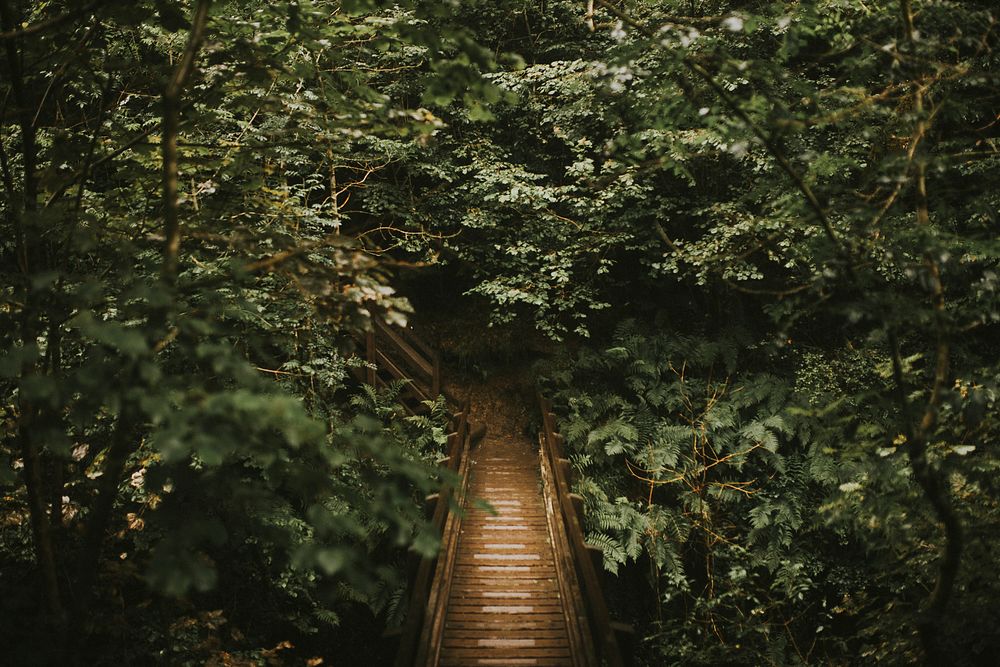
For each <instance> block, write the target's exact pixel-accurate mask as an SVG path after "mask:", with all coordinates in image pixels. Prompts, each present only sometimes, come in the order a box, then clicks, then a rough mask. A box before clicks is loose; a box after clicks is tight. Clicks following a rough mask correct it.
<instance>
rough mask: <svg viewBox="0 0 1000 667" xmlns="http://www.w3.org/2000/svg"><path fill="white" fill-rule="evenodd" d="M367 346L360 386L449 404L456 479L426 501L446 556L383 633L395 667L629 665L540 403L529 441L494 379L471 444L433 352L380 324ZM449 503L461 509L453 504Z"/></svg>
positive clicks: (423, 574) (626, 633)
mask: <svg viewBox="0 0 1000 667" xmlns="http://www.w3.org/2000/svg"><path fill="white" fill-rule="evenodd" d="M365 347H366V353H367V361H368V362H369V364H370V366H369V367H368V368H367V369H365V370H363V371H361V370H360V369H359V375H360V376H362V377H359V379H361V380H362V381H367V382H368V384H370V385H374V386H385V385H388V384H390V383H391V381H392V380H398V379H409V380H411V382H410V384H409V385H408V386H409V387H410V388H411V390H410V391H409V393H408V394H406V396H404V397H403V398H404V407H406V409H407V410H408V411H409V412H411V413H414V414H415V413H417V412H419V411H420V410H421V409H426V405H425V404H423V403H422V402H423V401H426V400H428V399H430V398H433V397H435V396H437V395H438V393H439V391H443V392H444V394H445V396H446V398H447V399H448V401H449V404H450V405H451V406H453V407H455V408H457V409H454V410H453V411H452V412H451V416H452V419H451V423H452V428H453V429H454V432H453V433H451V434H450V435H449V436H448V457H447V459H446V463H447V466H446V467H447V468H449V469H450V470H451V471H452V472H454V473H457V474H458V478H459V479H460V481H461V483H460V484H459V485H458V486H457V487H453V486H450V485H445V486H443V487H442V489H441V492H440V493H438V494H434V495H432V496H429V497H428V511H429V512H430V516H431V521H432V524H433V526H434V528H435V530H437V531H438V532H439V534H441V536H442V549H441V551H440V553H439V554H438V557H436V558H432V557H429V556H428V557H424V558H423V560H421V561H420V563H419V566H418V567H417V569H416V572H415V575H414V578H413V580H412V582H411V591H410V596H409V603H408V605H407V612H406V618H405V621H404V623H403V625H402V626H400V627H399V628H398V629H395V630H393V631H390V632H389V633H387V636H396V637H398V638H399V639H398V641H399V648H398V651H397V654H396V661H395V665H396V667H411V666H412V667H438V666H440V665H444V666H468V667H472V666H478V665H512V666H514V665H539V666H550V667H554V666H556V665H566V666H568V667H598V665H602V664H606V665H608V667H627V666H628V664H629V661H628V660H627V657H626V656H627V652H625V651H622V650H621V640H620V637H621V638H624V639H625V640H626V641H630V638H631V636H632V632H631V628H630V627H628V626H625V625H622V624H616V623H613V622H612V621H611V619H610V616H609V613H608V608H607V604H606V602H605V599H604V593H603V582H602V577H601V550H600V549H599V548H598V547H595V546H592V545H589V544H587V543H586V542H585V536H584V531H583V527H582V524H583V499H582V498H581V497H579V496H576V495H574V494H573V493H572V491H571V476H572V470H571V466H570V462H569V460H567V459H566V458H565V455H564V452H563V439H562V436H561V435H559V434H558V433H557V432H556V430H555V415H554V414H552V411H551V405H550V404H549V403H548V402H547V401H546V400H545V399H544V398H542V397H539V406H540V407H541V409H542V422H543V424H542V432H541V433H540V434H539V438H538V442H537V443H535V442H532V441H531V439H530V438H528V437H526V436H525V435H524V427H525V425H526V421H527V420H526V419H524V416H525V413H524V412H523V411H522V412H521V413H520V414H516V412H517V411H516V410H515V409H514V408H515V401H512V400H511V397H512V396H515V395H516V394H517V393H518V390H517V389H516V387H517V383H516V381H515V382H514V383H511V384H510V386H507V387H503V386H502V385H500V384H499V383H497V382H496V379H494V382H492V383H491V386H490V387H489V391H488V392H486V393H485V394H484V395H481V396H479V397H478V398H477V399H476V401H475V402H476V403H479V405H480V406H482V405H483V404H485V403H488V404H490V405H492V407H493V409H487V410H486V414H485V415H483V416H482V419H481V421H480V424H485V425H488V426H489V432H490V436H488V437H487V438H485V439H484V440H483V441H482V442H481V443H479V444H478V446H476V442H477V441H478V439H479V437H481V432H480V435H479V436H475V435H473V431H472V430H470V427H469V424H470V422H469V413H468V410H469V405H470V403H469V401H468V399H466V400H465V401H463V402H461V403H460V402H459V401H457V400H456V399H455V398H454V396H453V395H451V394H449V393H448V392H447V391H446V390H445V389H444V388H443V387H442V384H441V377H440V374H441V364H440V360H439V358H438V355H437V353H436V352H435V351H434V350H433V349H431V348H430V347H429V346H428V345H426V344H425V343H423V342H422V341H421V340H420V339H419V338H418V337H416V336H415V335H413V334H412V332H411V331H409V330H408V329H400V330H398V331H396V330H392V329H389V328H388V327H386V326H385V325H380V324H378V323H376V325H375V329H374V331H373V332H372V333H370V334H369V335H368V337H367V339H366V342H365ZM459 405H461V406H462V407H458V406H459ZM481 409H482V407H481ZM480 418H481V417H480V415H477V414H473V419H474V420H480ZM455 500H457V501H458V502H459V503H460V504H461V505H462V506H463V508H464V510H463V511H462V512H458V513H455V512H452V511H451V510H450V509H449V507H451V503H452V502H453V501H455ZM484 502H485V503H486V504H488V505H489V506H491V507H492V509H487V508H486V507H484V504H483V503H484Z"/></svg>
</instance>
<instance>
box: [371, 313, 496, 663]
mask: <svg viewBox="0 0 1000 667" xmlns="http://www.w3.org/2000/svg"><path fill="white" fill-rule="evenodd" d="M365 360H366V361H367V362H368V367H367V368H365V369H362V372H361V373H359V374H358V375H359V378H358V379H359V380H362V381H364V382H367V383H368V384H370V385H372V386H373V387H384V386H387V385H388V384H389V383H390V382H392V381H394V380H406V381H407V384H406V387H405V389H404V390H403V393H402V395H401V396H400V403H401V404H402V405H403V407H404V408H406V410H407V411H408V412H410V413H411V414H416V413H418V412H421V411H422V410H423V409H425V408H426V406H425V405H424V402H425V401H433V400H437V398H438V397H439V396H441V395H444V396H445V400H446V404H447V412H448V415H449V416H450V424H451V429H452V432H451V433H450V434H449V435H448V442H447V445H446V451H447V455H448V456H447V458H446V459H445V460H444V461H443V462H442V467H443V468H444V469H445V480H444V484H443V485H442V487H441V489H440V490H439V491H438V493H435V494H432V495H430V496H427V498H425V501H424V502H425V511H426V512H427V516H428V518H429V519H430V523H431V527H432V529H433V530H434V532H435V534H437V535H438V536H440V537H441V549H440V551H439V552H438V554H437V555H436V556H434V557H423V558H421V559H420V560H419V562H418V563H417V564H416V568H415V572H413V571H412V570H411V572H412V577H411V579H410V587H409V599H408V600H407V603H406V616H405V617H404V620H403V625H402V626H401V627H399V628H394V629H391V630H390V631H388V632H387V633H386V638H387V639H389V640H393V639H395V640H398V642H399V644H398V648H397V651H396V662H395V664H396V665H397V667H410V666H411V665H417V664H424V663H426V661H427V659H428V655H434V654H435V652H436V650H437V646H436V644H435V642H437V641H439V640H440V636H441V628H440V627H436V626H437V625H439V624H440V623H441V622H443V618H444V614H443V613H442V611H443V605H444V604H445V603H446V602H447V600H448V588H449V586H450V585H451V577H450V575H446V576H438V577H435V572H436V571H437V570H438V569H440V568H445V570H444V571H445V572H447V573H450V571H451V568H453V567H454V559H455V555H456V554H457V553H458V549H457V548H456V544H457V542H458V535H459V531H460V530H461V514H460V513H459V512H453V511H452V508H455V507H461V506H462V503H463V501H464V499H465V490H466V486H467V480H468V469H469V456H468V453H469V449H470V447H471V446H472V441H473V437H474V436H473V434H472V429H471V428H470V426H471V425H470V423H469V419H468V414H469V410H468V404H467V403H460V402H459V401H458V400H457V399H456V398H455V397H454V396H452V395H451V394H449V393H448V392H447V390H446V389H445V388H444V387H443V386H442V384H441V359H440V356H439V355H438V353H437V351H436V350H434V349H433V348H432V347H430V346H429V345H428V344H427V343H425V342H424V341H423V340H421V339H420V337H419V336H417V335H416V334H414V333H413V331H412V330H410V329H408V328H397V327H390V326H388V325H387V324H385V323H383V322H381V321H377V320H376V321H373V327H372V330H371V331H370V332H369V333H368V335H367V336H366V340H365ZM481 430H482V429H481V428H480V429H479V430H478V431H476V433H477V434H479V435H478V436H476V437H481Z"/></svg>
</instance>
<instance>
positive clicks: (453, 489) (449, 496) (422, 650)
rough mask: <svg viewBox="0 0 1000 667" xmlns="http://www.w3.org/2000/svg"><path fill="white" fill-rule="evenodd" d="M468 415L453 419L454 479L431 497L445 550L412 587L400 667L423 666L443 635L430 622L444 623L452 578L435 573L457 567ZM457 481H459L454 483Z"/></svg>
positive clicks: (449, 463) (428, 561) (426, 563)
mask: <svg viewBox="0 0 1000 667" xmlns="http://www.w3.org/2000/svg"><path fill="white" fill-rule="evenodd" d="M467 415H468V406H463V409H462V410H461V411H460V412H458V413H456V414H455V415H454V416H453V417H452V428H453V429H454V431H453V432H452V433H451V434H450V435H449V436H448V458H447V460H446V461H445V466H446V468H447V470H448V471H449V472H450V473H451V474H450V475H449V477H450V478H451V479H449V480H446V482H445V484H444V486H443V487H442V489H441V490H440V491H439V492H438V493H436V494H434V495H432V496H428V501H429V504H430V505H431V506H430V507H429V508H428V510H429V511H430V516H431V525H432V526H433V529H434V531H435V532H436V534H438V535H440V536H441V549H440V551H439V552H438V555H437V556H434V557H424V558H422V559H421V560H420V564H419V566H418V567H417V573H416V576H415V577H414V578H413V581H412V585H411V586H410V599H409V603H408V605H407V611H406V618H405V621H404V623H403V627H402V628H401V629H400V639H399V648H398V650H397V653H396V662H395V665H396V667H410V666H411V665H416V664H423V663H424V662H425V661H426V659H427V658H426V656H427V653H428V651H430V650H432V649H433V645H432V642H433V639H434V637H435V636H438V635H439V634H440V633H439V632H437V631H436V629H435V628H433V627H431V623H430V622H429V621H433V620H435V619H441V620H443V614H441V613H439V612H440V607H441V605H443V604H444V603H445V601H447V599H448V590H447V586H448V585H449V584H450V581H451V577H450V576H443V577H437V578H435V576H434V573H435V570H436V569H437V568H445V569H446V570H450V569H451V568H452V567H454V556H455V554H456V553H457V549H456V548H455V545H456V544H457V542H458V536H459V533H460V531H461V514H460V513H459V512H453V511H452V509H453V508H457V507H461V505H462V502H463V500H464V498H465V490H466V486H467V482H468V463H469V456H468V454H469V448H470V447H471V440H472V438H471V434H470V428H469V421H468V418H467ZM456 479H457V480H458V481H457V483H454V482H455V480H456ZM435 580H436V581H438V582H441V583H442V584H444V587H442V586H436V587H435V586H434V582H435Z"/></svg>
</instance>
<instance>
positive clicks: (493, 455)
mask: <svg viewBox="0 0 1000 667" xmlns="http://www.w3.org/2000/svg"><path fill="white" fill-rule="evenodd" d="M504 380H506V381H504ZM516 385H517V381H516V379H514V378H513V377H510V378H493V379H491V382H490V383H489V386H488V387H487V386H485V385H484V386H481V387H470V388H468V389H469V393H470V394H472V396H471V398H472V405H473V406H474V407H473V411H472V414H471V418H472V419H473V420H475V421H476V422H477V423H486V424H488V426H489V432H488V434H487V436H486V438H485V439H484V440H483V441H482V442H481V443H480V444H479V446H478V447H477V448H476V449H475V450H474V451H473V452H472V454H471V466H470V482H469V493H468V494H467V496H466V498H467V500H466V506H465V510H466V515H465V518H464V519H463V521H462V530H461V534H460V537H459V541H458V554H457V558H456V562H455V570H454V574H453V577H452V584H451V589H450V594H449V599H448V607H447V612H446V615H445V621H444V633H443V638H442V639H443V641H442V650H441V655H440V663H439V664H441V665H449V666H450V665H572V664H574V662H573V658H572V655H571V648H570V631H569V626H568V625H567V620H566V617H565V612H564V609H563V603H562V599H561V596H560V590H559V584H558V581H557V577H556V569H555V560H554V558H555V555H554V550H553V547H552V537H551V535H550V532H549V526H548V522H547V519H546V510H545V502H544V499H543V496H542V491H541V477H540V473H539V458H538V446H537V444H535V443H533V442H532V441H531V438H530V437H529V436H527V435H526V434H525V430H526V429H525V426H526V424H527V420H528V416H527V415H528V410H527V408H526V407H525V406H524V401H518V400H517V398H518V397H519V395H520V394H521V393H522V392H521V391H519V390H518V389H519V388H518V387H517V386H516ZM477 500H485V501H486V502H488V503H489V504H490V505H492V506H493V508H494V509H495V513H494V512H492V511H489V510H487V509H484V508H483V507H481V505H480V504H479V503H477Z"/></svg>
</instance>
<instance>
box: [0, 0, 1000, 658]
mask: <svg viewBox="0 0 1000 667" xmlns="http://www.w3.org/2000/svg"><path fill="white" fill-rule="evenodd" d="M994 5H995V3H994V2H993V0H865V1H864V2H861V1H860V0H816V1H815V2H809V3H800V2H793V1H791V0H702V1H700V2H692V1H691V0H624V1H617V2H611V1H609V0H592V1H583V0H580V1H576V0H547V1H544V2H527V1H526V0H496V1H494V2H482V1H480V2H464V3H458V2H430V1H423V0H412V1H409V2H396V3H381V2H375V1H366V0H350V1H348V0H287V1H285V0H282V1H280V2H270V3H265V2H260V1H259V0H217V1H216V2H209V1H208V0H139V1H136V2H128V3H122V2H113V1H101V0H97V1H96V2H83V1H82V0H81V1H77V2H74V1H71V0H46V1H45V2H30V1H28V0H0V19H2V22H0V49H2V54H0V178H2V181H0V186H2V192H3V197H2V198H0V214H2V222H0V224H2V225H3V230H4V233H3V235H2V238H0V273H2V277H3V282H2V284H0V290H2V291H0V295H2V296H0V304H2V305H0V323H2V327H0V335H2V341H0V391H2V401H0V411H2V416H3V426H2V429H3V430H2V438H3V440H2V445H0V485H2V501H0V502H2V508H0V520H2V521H3V533H2V538H0V540H2V541H0V577H2V580H0V581H2V582H3V584H4V585H3V588H4V590H5V592H6V591H7V590H11V591H12V593H11V594H10V595H6V594H5V595H4V596H3V601H2V602H0V612H2V615H3V617H4V618H15V619H20V620H19V621H17V622H15V623H13V624H9V625H8V624H4V626H3V633H4V634H3V635H2V636H3V638H4V640H5V644H6V645H7V646H19V647H24V651H25V653H24V655H28V652H30V651H37V650H39V647H43V648H41V649H40V650H42V651H43V653H42V654H36V653H31V655H41V656H42V658H41V659H42V660H45V659H49V658H51V659H52V660H57V659H59V658H58V656H59V652H60V651H64V650H68V651H70V652H71V654H72V655H78V656H85V658H84V659H85V660H89V661H90V662H93V663H95V664H96V663H99V662H101V661H103V662H105V663H110V662H116V663H123V662H128V661H129V660H135V659H138V657H139V656H142V657H143V658H149V657H150V656H160V658H159V659H160V660H161V661H162V662H164V663H168V664H177V663H183V662H190V663H201V662H205V661H209V660H223V659H225V660H237V659H246V660H252V661H258V662H259V661H265V660H270V661H272V662H280V661H282V660H286V659H287V660H289V661H291V660H300V661H301V660H304V659H307V658H309V657H311V656H313V655H320V654H323V653H324V652H325V651H329V650H331V649H330V647H336V646H341V647H347V648H345V649H343V650H360V651H374V650H376V648H375V645H376V644H378V642H377V640H376V639H375V637H376V636H377V634H378V633H379V632H380V631H381V629H382V628H384V627H385V626H386V625H391V624H392V623H393V621H394V620H398V619H397V618H396V616H397V614H398V609H397V607H398V604H397V603H398V600H399V596H400V587H401V584H402V579H403V577H402V576H401V575H400V571H401V570H402V569H403V567H404V562H405V555H404V550H405V549H406V548H407V547H410V548H412V549H414V550H416V551H418V552H423V553H430V552H431V551H433V549H434V548H435V540H434V539H433V538H432V537H431V536H429V535H427V534H426V532H425V531H423V530H421V516H420V508H419V504H418V502H417V499H419V498H420V497H421V496H422V495H423V493H424V492H425V491H426V490H428V489H429V488H431V487H432V486H433V485H434V484H435V483H436V473H435V472H434V471H433V470H432V469H431V468H430V467H429V466H428V464H429V463H431V462H433V460H434V459H435V458H436V457H437V456H438V451H439V447H440V444H441V442H442V439H443V435H442V431H441V427H442V424H443V416H442V414H441V406H440V405H438V406H436V407H435V408H434V411H432V413H431V415H430V416H429V417H427V418H419V419H417V418H404V417H403V416H402V413H401V412H400V411H399V410H398V409H396V408H394V407H393V400H394V399H393V396H392V394H389V395H382V396H379V395H376V394H373V393H372V392H371V391H370V390H367V389H365V388H362V387H359V386H358V385H357V384H356V383H355V382H354V381H352V380H351V378H350V373H351V366H352V364H354V365H356V364H357V363H358V362H357V361H352V360H351V359H352V348H353V342H352V341H353V339H354V338H355V337H356V336H357V335H359V334H361V333H363V332H364V331H365V330H366V329H367V328H368V327H369V326H370V321H371V319H372V318H382V319H385V320H387V321H390V322H401V321H404V320H405V319H406V317H407V316H408V314H409V312H410V306H409V305H408V302H407V300H406V299H404V298H402V297H401V296H400V295H399V293H398V292H397V287H399V285H396V284H394V280H395V278H394V275H393V272H395V271H404V270H405V271H408V272H420V271H439V272H440V274H441V275H442V276H443V277H444V278H445V280H446V281H447V282H448V283H449V285H452V286H454V285H459V286H461V290H463V291H465V292H466V293H467V295H468V296H469V297H470V300H471V301H472V302H473V303H479V304H485V309H486V310H488V311H489V312H490V315H489V317H490V318H491V320H492V323H493V324H494V325H496V326H498V327H501V326H505V325H510V324H517V325H519V324H520V323H521V322H523V321H525V320H527V321H530V322H532V323H533V324H534V326H535V327H536V328H537V330H538V331H539V332H540V334H541V335H543V336H545V337H547V338H548V339H549V340H554V341H560V342H561V343H563V344H564V345H565V347H566V348H567V350H572V352H569V351H568V352H566V355H564V357H563V358H561V359H559V360H555V361H554V363H550V364H548V365H547V366H546V370H545V371H544V373H545V375H546V376H547V379H546V380H545V381H544V383H543V384H544V387H545V389H546V390H547V391H549V392H550V393H552V394H553V397H554V398H555V399H556V404H557V407H558V409H559V411H560V415H561V418H562V419H563V421H562V424H561V426H562V428H563V430H564V432H565V433H566V435H567V438H568V444H569V445H570V446H571V448H572V452H573V454H572V456H573V460H574V462H575V464H576V466H577V468H578V471H579V472H580V481H579V482H578V486H579V490H580V491H581V492H582V493H583V494H584V495H585V497H586V499H587V506H588V509H589V511H590V513H589V519H588V521H589V524H590V525H589V529H590V531H591V535H592V539H593V540H594V541H595V542H596V543H598V544H600V545H601V546H603V547H604V548H605V564H606V566H607V568H608V569H609V570H610V571H612V572H615V573H617V575H618V576H617V577H612V581H613V582H616V584H617V585H616V586H613V588H614V590H615V594H614V595H613V597H616V598H617V599H619V600H620V601H622V604H621V609H620V611H621V612H622V613H624V614H626V615H632V616H633V620H635V621H636V622H637V623H638V625H639V627H640V629H641V630H642V631H643V641H642V643H641V647H640V654H641V657H642V658H643V659H644V660H646V661H647V663H648V664H664V663H669V664H722V663H739V664H762V663H767V664H801V663H812V662H818V663H835V664H842V663H850V662H872V661H875V660H882V661H888V662H893V663H895V662H913V661H919V660H928V661H937V662H945V661H946V660H945V657H944V656H946V655H947V656H948V658H947V662H949V663H951V664H976V663H984V662H989V658H990V656H991V655H992V654H993V653H995V652H996V650H997V649H998V646H997V639H996V638H997V636H1000V631H998V629H997V628H996V627H995V621H994V619H995V618H996V617H997V613H996V612H997V605H996V603H995V601H994V600H995V599H996V593H997V591H996V586H997V582H996V577H995V575H994V574H993V573H994V572H995V571H996V567H997V565H998V563H997V562H996V555H995V551H996V550H995V547H994V546H993V545H995V543H996V539H997V536H998V535H1000V525H998V519H1000V516H998V508H997V501H998V488H997V481H996V479H997V472H998V465H1000V458H998V455H997V451H996V445H995V442H994V441H995V437H996V435H997V430H998V424H997V422H996V407H997V406H996V401H997V391H998V383H1000V355H998V351H1000V350H998V346H997V342H996V341H997V340H998V339H1000V338H998V336H997V334H998V328H1000V299H998V298H997V289H998V287H1000V278H998V273H1000V268H998V263H1000V247H998V246H997V241H996V239H997V232H998V224H1000V221H998V217H997V211H998V210H1000V189H998V188H997V185H998V184H1000V157H998V156H1000V153H998V150H997V141H998V136H1000V115H998V114H1000V111H998V109H1000V94H998V91H1000V80H998V79H1000V74H998V73H1000V54H998V50H997V47H998V41H1000V36H998V25H997V11H996V8H995V6H994ZM442 282H444V281H442ZM417 284H419V285H422V286H426V284H427V283H417ZM417 296H421V295H417ZM473 312H475V311H473ZM483 319H484V320H485V319H486V317H485V316H484V317H483ZM478 326H485V323H484V322H468V323H467V327H468V328H469V329H470V330H475V328H476V327H478ZM511 360H512V361H516V360H517V355H512V357H511ZM126 610H127V611H126ZM37 619H42V620H43V622H42V623H36V620H37ZM22 633H28V634H27V636H28V637H29V638H30V639H32V640H33V641H31V642H28V641H23V640H15V639H13V637H15V636H17V635H19V634H22ZM310 637H312V638H314V639H315V644H313V645H310V644H309V642H310V641H311V640H310V639H309V638H310ZM352 637H355V638H357V637H363V638H365V641H366V642H367V645H366V646H361V645H360V644H364V643H365V642H360V643H359V642H357V641H353V642H352V641H351V638H352ZM53 638H55V639H56V640H55V641H53ZM338 642H339V643H338ZM292 644H294V647H293V646H291V645H292ZM321 644H322V646H323V647H324V648H316V647H318V646H320V645H321ZM29 645H30V646H29ZM379 645H381V644H379ZM352 647H353V648H352ZM337 650H339V649H337ZM44 651H52V652H53V653H52V654H45V653H44ZM296 652H297V653H296ZM341 655H342V656H350V655H352V654H350V653H342V654H341ZM282 656H285V657H282ZM293 656H294V657H293ZM369 657H370V659H372V660H381V659H383V658H384V656H382V655H381V654H379V655H374V654H373V655H371V656H369Z"/></svg>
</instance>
